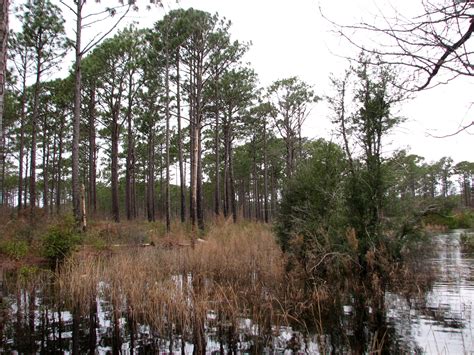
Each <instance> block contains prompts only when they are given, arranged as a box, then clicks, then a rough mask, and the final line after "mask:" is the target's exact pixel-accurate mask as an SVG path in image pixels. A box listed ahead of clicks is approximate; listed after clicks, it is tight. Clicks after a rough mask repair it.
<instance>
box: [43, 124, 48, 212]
mask: <svg viewBox="0 0 474 355" xmlns="http://www.w3.org/2000/svg"><path fill="white" fill-rule="evenodd" d="M47 134H48V129H47V122H46V116H45V117H44V118H43V209H44V213H46V214H47V213H48V165H49V164H48V160H49V148H48V147H47V142H46V140H47V138H46V137H47Z"/></svg>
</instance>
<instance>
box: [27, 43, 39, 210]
mask: <svg viewBox="0 0 474 355" xmlns="http://www.w3.org/2000/svg"><path fill="white" fill-rule="evenodd" d="M40 52H41V51H40ZM40 59H41V53H38V62H37V68H36V83H35V85H34V91H33V114H32V117H31V154H30V160H31V161H30V217H31V218H33V217H34V213H35V207H36V133H37V130H38V116H39V94H40V92H39V91H40V80H41V65H40V63H39V61H40Z"/></svg>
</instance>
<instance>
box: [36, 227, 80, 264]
mask: <svg viewBox="0 0 474 355" xmlns="http://www.w3.org/2000/svg"><path fill="white" fill-rule="evenodd" d="M79 242H80V237H79V236H78V235H77V234H76V233H75V232H74V227H73V226H71V225H70V224H69V223H67V221H66V222H64V221H63V222H62V223H60V224H58V225H55V226H53V227H51V228H50V229H49V231H48V233H47V234H46V235H45V236H44V237H43V240H42V245H43V255H44V256H45V257H46V258H48V260H49V261H50V262H51V264H52V265H55V264H57V263H58V262H61V261H62V260H63V259H64V258H65V257H66V256H68V255H69V254H71V252H72V251H73V250H74V248H75V247H76V246H77V245H78V244H79Z"/></svg>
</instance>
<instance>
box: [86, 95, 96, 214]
mask: <svg viewBox="0 0 474 355" xmlns="http://www.w3.org/2000/svg"><path fill="white" fill-rule="evenodd" d="M95 95H96V90H95V88H94V87H93V88H92V89H91V91H90V97H89V189H88V192H89V198H88V202H89V214H95V213H96V212H97V147H96V131H95V106H96V96H95Z"/></svg>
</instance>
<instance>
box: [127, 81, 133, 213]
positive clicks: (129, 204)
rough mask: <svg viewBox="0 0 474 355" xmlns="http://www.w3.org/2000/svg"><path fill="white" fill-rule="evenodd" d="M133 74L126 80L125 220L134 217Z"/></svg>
mask: <svg viewBox="0 0 474 355" xmlns="http://www.w3.org/2000/svg"><path fill="white" fill-rule="evenodd" d="M132 90H133V73H130V75H129V78H128V105H127V161H126V167H127V168H126V169H125V209H126V213H127V219H128V220H131V219H132V218H134V217H135V213H134V206H133V201H134V199H135V196H134V194H133V190H134V188H133V186H132V182H133V180H134V176H135V166H134V162H135V159H134V155H135V148H134V140H133V131H132V105H133V95H132Z"/></svg>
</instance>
